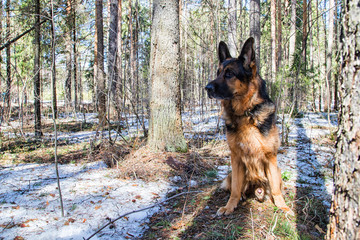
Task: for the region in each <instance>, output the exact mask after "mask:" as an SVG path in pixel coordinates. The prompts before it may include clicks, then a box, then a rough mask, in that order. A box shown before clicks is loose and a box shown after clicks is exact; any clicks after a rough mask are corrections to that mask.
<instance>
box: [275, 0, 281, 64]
mask: <svg viewBox="0 0 360 240" xmlns="http://www.w3.org/2000/svg"><path fill="white" fill-rule="evenodd" d="M276 14H277V15H276V17H277V36H276V71H278V70H279V67H280V65H281V60H282V6H281V0H277V7H276Z"/></svg>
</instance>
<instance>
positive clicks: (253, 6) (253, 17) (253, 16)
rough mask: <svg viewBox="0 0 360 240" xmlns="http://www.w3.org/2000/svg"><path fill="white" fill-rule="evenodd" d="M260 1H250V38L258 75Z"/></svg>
mask: <svg viewBox="0 0 360 240" xmlns="http://www.w3.org/2000/svg"><path fill="white" fill-rule="evenodd" d="M260 35H261V31H260V0H250V36H252V37H254V39H255V46H254V47H255V58H256V66H257V69H258V72H259V73H260Z"/></svg>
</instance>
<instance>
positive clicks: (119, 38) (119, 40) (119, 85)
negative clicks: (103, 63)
mask: <svg viewBox="0 0 360 240" xmlns="http://www.w3.org/2000/svg"><path fill="white" fill-rule="evenodd" d="M117 24H118V32H117V52H116V53H117V57H116V66H117V67H116V68H117V76H116V88H115V91H116V93H115V94H116V96H117V100H116V101H117V104H118V106H119V108H120V106H121V99H122V95H123V90H122V89H123V84H122V79H123V78H122V47H123V46H122V0H119V1H118V23H117ZM120 111H121V110H120V109H119V110H118V114H120ZM119 117H120V115H119Z"/></svg>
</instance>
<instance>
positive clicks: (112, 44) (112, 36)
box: [107, 0, 121, 114]
mask: <svg viewBox="0 0 360 240" xmlns="http://www.w3.org/2000/svg"><path fill="white" fill-rule="evenodd" d="M118 7H119V0H111V1H110V26H109V51H108V62H107V64H108V79H109V80H108V83H109V86H110V90H111V95H112V96H111V100H112V104H113V105H114V108H115V110H116V112H117V113H118V114H119V110H120V108H119V105H118V92H117V90H116V89H117V76H118V69H117V64H116V63H117V61H118V60H117V59H116V55H117V51H118V49H117V47H118V43H117V42H118V41H121V40H120V39H119V40H118V38H117V37H118V22H119V20H118V14H119V9H118Z"/></svg>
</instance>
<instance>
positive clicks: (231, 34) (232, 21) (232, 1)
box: [228, 0, 238, 57]
mask: <svg viewBox="0 0 360 240" xmlns="http://www.w3.org/2000/svg"><path fill="white" fill-rule="evenodd" d="M236 12H237V9H236V0H229V15H228V16H229V27H228V41H229V42H228V43H229V44H228V46H229V51H230V54H231V56H233V57H237V56H236V54H237V51H236V49H237V44H236V43H237V42H238V41H237V39H236V38H237V34H236V32H237V31H236V30H237V16H236Z"/></svg>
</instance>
